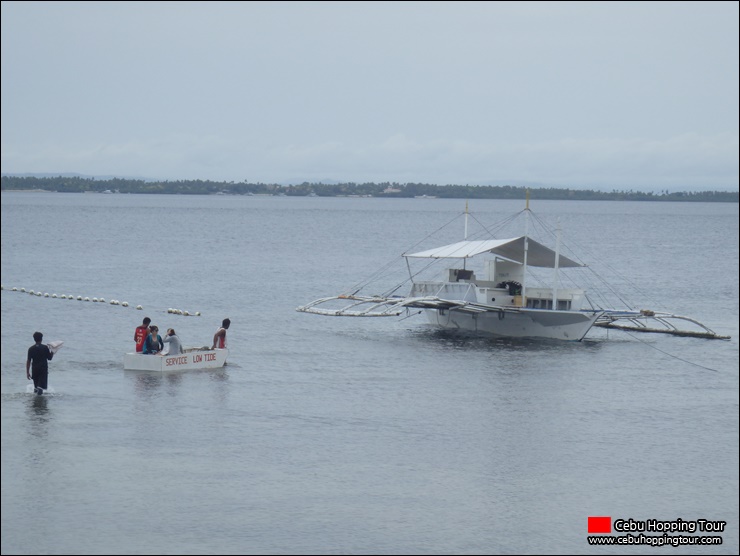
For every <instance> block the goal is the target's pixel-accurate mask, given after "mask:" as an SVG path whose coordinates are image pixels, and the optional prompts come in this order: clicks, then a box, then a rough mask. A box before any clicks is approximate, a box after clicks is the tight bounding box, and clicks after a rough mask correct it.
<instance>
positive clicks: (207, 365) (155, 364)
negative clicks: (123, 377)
mask: <svg viewBox="0 0 740 556" xmlns="http://www.w3.org/2000/svg"><path fill="white" fill-rule="evenodd" d="M228 354H229V350H227V349H211V350H192V351H190V350H186V352H185V353H182V354H180V355H143V354H141V353H127V354H125V355H124V356H123V368H124V370H126V371H156V372H164V371H190V370H196V369H218V368H220V367H223V366H224V365H225V364H226V357H227V356H228Z"/></svg>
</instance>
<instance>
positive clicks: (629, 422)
mask: <svg viewBox="0 0 740 556" xmlns="http://www.w3.org/2000/svg"><path fill="white" fill-rule="evenodd" d="M476 205H478V206H477V207H476ZM520 205H521V203H512V202H494V201H482V202H476V203H473V204H472V205H471V208H472V210H474V211H475V210H478V211H479V213H480V214H479V217H481V218H484V219H485V220H486V221H487V222H488V221H496V220H500V219H501V218H503V217H504V216H506V215H508V214H510V213H512V212H515V211H517V210H520V209H521V206H520ZM463 206H464V205H463V202H462V201H460V202H458V201H453V200H449V201H447V200H441V199H438V200H435V201H418V200H382V199H320V198H319V199H315V198H314V199H291V198H258V197H246V198H225V197H180V196H177V197H169V196H138V195H56V194H29V193H10V194H9V193H3V194H2V281H3V285H4V286H5V287H12V286H19V287H20V286H23V287H26V288H33V289H35V290H37V291H48V292H56V293H67V294H74V295H78V294H82V295H89V296H90V297H93V296H98V297H101V296H102V297H105V298H107V299H111V298H117V299H119V300H124V299H126V300H128V301H129V303H131V304H132V305H133V306H135V305H136V304H142V305H144V307H145V310H144V311H136V310H135V309H134V308H133V306H132V307H129V308H122V307H120V306H119V307H115V306H110V305H107V304H106V305H104V304H93V303H85V302H78V301H76V300H61V299H49V298H43V297H42V298H38V297H32V296H29V295H27V294H25V295H24V294H21V293H18V292H9V291H3V292H2V307H1V310H2V348H3V349H2V355H1V356H2V485H3V489H2V552H3V554H6V553H7V554H11V553H24V554H30V553H49V554H53V553H60V554H61V553H78V554H98V553H131V554H135V553H138V554H145V553H190V554H198V553H200V554H205V553H209V554H222V553H227V554H237V553H252V554H261V553H327V554H339V553H367V554H370V553H386V554H390V553H394V554H399V553H426V554H431V553H478V554H480V553H563V552H566V553H572V554H579V553H580V554H585V553H592V552H593V550H591V549H590V548H589V546H588V544H587V542H586V532H587V531H586V521H587V517H588V516H590V515H611V516H614V518H624V519H626V518H630V517H631V518H633V519H647V518H657V519H661V520H671V519H676V518H678V517H681V518H682V519H698V518H708V519H715V520H726V521H728V530H727V531H726V532H725V534H724V535H723V538H724V544H723V545H722V547H720V549H714V548H711V547H697V548H694V549H686V550H684V549H681V550H682V553H697V554H724V553H733V552H734V553H737V551H738V534H737V523H738V471H737V469H738V380H737V376H738V373H737V366H738V349H737V334H738V278H737V276H738V274H737V268H738V240H737V237H738V235H737V234H738V231H737V230H738V212H737V206H736V205H732V206H729V205H711V204H689V203H687V204H666V203H579V202H570V203H554V202H553V203H544V202H542V203H537V202H533V204H532V206H533V209H534V210H535V211H539V212H540V214H541V215H544V216H546V217H548V218H551V219H552V218H555V217H557V216H560V217H561V218H562V223H563V228H564V230H565V237H568V232H569V230H570V231H571V233H572V237H577V238H579V241H580V242H582V243H586V246H587V247H590V250H591V251H592V252H597V253H598V252H601V253H608V254H609V256H610V260H609V263H610V264H611V266H612V267H614V268H618V269H621V270H622V271H623V272H625V273H626V274H628V275H632V276H633V277H639V278H640V280H642V281H643V284H645V285H646V286H648V287H649V289H650V291H651V293H652V294H653V296H654V297H657V298H658V299H661V300H663V301H665V304H666V305H667V306H669V307H671V306H673V307H674V308H676V309H677V310H678V312H680V313H686V314H693V315H696V316H699V317H700V318H701V320H704V321H706V322H707V323H708V324H710V325H713V328H715V329H716V330H717V331H718V332H722V333H726V334H731V335H732V336H733V340H731V341H729V342H710V341H704V340H697V339H691V338H673V337H645V338H640V339H635V338H632V337H629V336H626V335H625V334H619V333H612V332H610V333H609V334H607V333H606V332H605V331H601V330H599V331H594V332H595V333H594V334H593V336H592V338H591V339H588V340H586V341H584V342H581V343H562V342H546V341H532V340H506V339H496V340H490V339H484V338H479V337H471V336H461V335H457V334H450V333H447V332H439V331H434V330H431V329H429V328H428V327H427V326H426V325H425V324H424V321H423V320H422V319H421V318H420V317H412V318H408V319H405V320H398V319H352V318H349V319H341V318H323V317H318V316H314V315H306V314H301V313H296V312H295V311H294V309H295V307H296V306H298V305H301V304H304V303H306V302H308V301H310V300H312V299H314V298H317V297H321V296H325V295H331V294H333V293H338V292H339V291H342V290H344V289H345V288H347V287H348V286H350V285H352V284H354V283H356V282H358V281H360V280H362V279H363V278H366V277H367V276H369V275H371V274H372V273H373V272H374V271H375V270H376V269H377V268H379V267H381V266H383V265H384V264H386V263H387V262H388V261H389V260H391V259H392V258H393V257H397V255H398V254H400V253H401V252H403V251H405V250H406V249H408V248H409V247H411V246H413V245H414V242H415V241H416V240H418V239H420V238H421V237H423V236H424V235H425V234H426V233H427V232H430V231H432V230H434V229H436V228H438V227H439V226H440V224H441V223H443V222H447V221H448V220H450V219H451V218H452V216H453V215H454V214H455V213H458V212H461V210H462V208H463ZM595 229H598V230H599V233H598V234H594V233H593V230H595ZM459 233H461V230H451V231H450V232H449V238H450V239H453V240H455V239H459V236H458V235H456V234H459ZM595 236H596V237H595ZM583 238H585V240H584V239H583ZM152 239H155V240H156V241H155V242H154V243H156V245H154V246H153V245H152V244H151V243H152ZM719 239H721V241H718V240H719ZM147 242H149V243H147ZM596 242H598V243H596ZM710 277H711V278H710ZM402 278H403V277H402ZM687 284H690V286H689V285H687ZM169 307H175V308H182V309H186V310H187V309H189V310H191V311H201V312H202V313H203V316H201V317H180V316H174V315H171V314H168V313H167V308H169ZM145 315H149V316H150V317H152V319H153V320H154V322H155V323H156V324H158V325H159V327H160V329H164V328H166V327H169V326H172V327H174V328H176V330H177V331H178V333H179V335H180V336H181V338H182V339H183V341H184V342H185V343H186V344H187V345H203V344H209V343H210V340H211V338H212V335H213V332H214V331H215V328H216V327H217V326H218V324H220V322H221V319H223V318H224V317H226V316H228V317H230V318H231V320H232V323H233V324H232V327H231V329H230V330H229V338H230V344H231V354H230V357H229V362H228V365H227V366H226V367H225V368H224V369H223V370H218V371H195V372H187V373H165V374H161V375H159V374H156V375H155V374H151V373H144V372H124V371H123V370H122V365H121V360H122V356H123V353H124V352H125V351H128V350H130V349H131V347H132V336H133V330H134V328H135V327H136V326H137V325H138V324H139V323H140V322H141V319H142V318H143V317H144V316H145ZM36 329H40V330H42V331H43V332H44V333H45V339H46V340H53V339H62V340H64V341H65V345H64V347H63V348H62V350H61V351H60V352H59V353H58V354H57V355H56V356H55V358H54V360H53V361H52V362H51V374H50V386H51V387H52V388H53V389H54V392H53V394H52V395H47V396H43V397H38V396H33V395H29V394H28V393H27V388H28V385H27V381H26V380H25V367H24V365H25V354H26V350H27V348H28V346H30V345H31V343H32V338H31V335H32V333H33V332H34V331H35V330H36ZM686 361H689V362H695V363H698V364H701V365H702V366H703V367H708V368H711V369H714V370H713V371H710V370H707V369H706V368H702V367H698V366H695V365H692V364H690V363H687V362H686ZM34 523H42V524H43V526H42V527H40V528H36V527H34V525H33V524H34ZM600 550H601V551H602V552H604V553H624V552H631V553H635V554H637V553H644V552H645V551H644V550H637V549H635V550H629V549H628V550H620V551H616V550H612V551H608V550H607V549H600Z"/></svg>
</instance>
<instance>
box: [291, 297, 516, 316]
mask: <svg viewBox="0 0 740 556" xmlns="http://www.w3.org/2000/svg"><path fill="white" fill-rule="evenodd" d="M332 301H339V302H341V303H343V305H342V306H341V307H338V308H335V309H325V308H323V307H319V305H324V304H330V303H331V302H332ZM363 306H365V307H363ZM406 309H458V310H461V311H469V312H474V313H482V312H485V311H506V312H519V311H520V309H519V308H516V307H511V308H509V307H491V306H488V305H480V304H478V303H471V302H468V301H460V300H454V299H442V298H440V297H435V296H426V297H382V296H363V295H335V296H332V297H323V298H321V299H317V300H316V301H312V302H311V303H309V304H307V305H303V306H302V307H298V308H297V309H296V311H300V312H302V313H313V314H315V315H324V316H331V317H396V316H398V315H401V314H402V313H403V312H404V311H405V310H406Z"/></svg>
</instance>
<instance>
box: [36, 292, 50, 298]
mask: <svg viewBox="0 0 740 556" xmlns="http://www.w3.org/2000/svg"><path fill="white" fill-rule="evenodd" d="M46 295H49V294H46ZM40 296H41V292H36V297H40Z"/></svg>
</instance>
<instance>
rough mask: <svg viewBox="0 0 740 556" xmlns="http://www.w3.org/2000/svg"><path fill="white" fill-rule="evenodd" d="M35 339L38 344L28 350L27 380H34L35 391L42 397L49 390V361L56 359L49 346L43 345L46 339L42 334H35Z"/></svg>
mask: <svg viewBox="0 0 740 556" xmlns="http://www.w3.org/2000/svg"><path fill="white" fill-rule="evenodd" d="M33 339H34V340H35V342H36V343H35V344H34V345H32V346H31V347H30V348H28V358H27V359H26V378H27V379H28V380H31V378H33V391H34V392H36V394H38V395H39V396H40V395H41V394H43V393H44V390H46V389H47V388H48V380H49V361H51V358H52V357H54V354H53V353H52V352H51V350H50V349H49V346H47V345H45V344H42V343H41V340H43V339H44V335H43V334H42V333H41V332H34V333H33ZM32 373H33V374H32Z"/></svg>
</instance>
